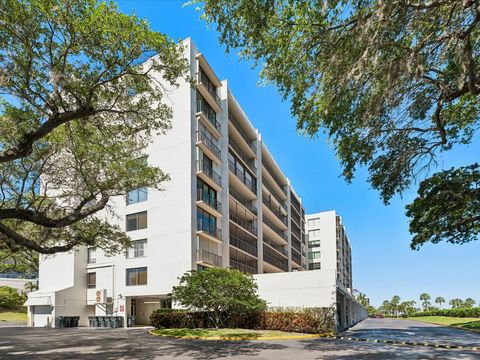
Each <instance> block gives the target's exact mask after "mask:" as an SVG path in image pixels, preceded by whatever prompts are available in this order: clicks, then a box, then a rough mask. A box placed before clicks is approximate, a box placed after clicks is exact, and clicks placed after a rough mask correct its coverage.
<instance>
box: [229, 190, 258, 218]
mask: <svg viewBox="0 0 480 360" xmlns="http://www.w3.org/2000/svg"><path fill="white" fill-rule="evenodd" d="M228 191H229V193H230V195H232V197H233V198H234V199H235V200H237V201H238V202H239V203H240V204H242V205H243V206H245V207H246V208H247V209H248V210H250V211H251V212H252V213H254V214H255V215H257V214H258V210H257V208H256V207H255V206H253V204H252V202H251V201H248V200H247V199H245V198H244V197H243V196H242V195H241V194H240V193H239V192H238V191H237V190H235V189H234V188H232V187H231V188H229V189H228Z"/></svg>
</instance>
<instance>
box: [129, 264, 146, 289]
mask: <svg viewBox="0 0 480 360" xmlns="http://www.w3.org/2000/svg"><path fill="white" fill-rule="evenodd" d="M132 285H147V268H146V267H141V268H134V269H127V286H132Z"/></svg>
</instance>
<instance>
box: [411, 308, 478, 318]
mask: <svg viewBox="0 0 480 360" xmlns="http://www.w3.org/2000/svg"><path fill="white" fill-rule="evenodd" d="M410 316H414V317H417V316H450V317H459V318H466V317H480V307H476V308H461V309H436V310H428V311H422V312H417V313H414V314H412V315H410Z"/></svg>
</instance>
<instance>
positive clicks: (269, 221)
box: [263, 217, 288, 242]
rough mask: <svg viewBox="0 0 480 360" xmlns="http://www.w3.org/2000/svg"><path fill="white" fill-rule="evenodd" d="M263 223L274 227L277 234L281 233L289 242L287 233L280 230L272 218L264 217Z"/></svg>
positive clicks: (271, 227)
mask: <svg viewBox="0 0 480 360" xmlns="http://www.w3.org/2000/svg"><path fill="white" fill-rule="evenodd" d="M263 223H264V224H265V225H267V226H268V227H269V228H270V229H272V230H273V231H274V232H275V233H276V234H278V235H280V236H281V237H282V239H283V240H285V241H287V242H288V236H287V234H285V232H284V231H281V230H279V229H278V228H277V227H276V226H275V225H274V224H273V222H272V221H271V220H269V219H267V218H266V217H263Z"/></svg>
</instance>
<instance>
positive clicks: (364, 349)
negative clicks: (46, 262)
mask: <svg viewBox="0 0 480 360" xmlns="http://www.w3.org/2000/svg"><path fill="white" fill-rule="evenodd" d="M0 359H9V360H10V359H28V360H32V359H42V360H43V359H89V360H90V359H101V360H113V359H129V360H130V359H133V360H147V359H149V360H150V359H179V360H186V359H188V360H213V359H259V360H267V359H269V360H270V359H271V360H291V359H296V360H304V359H305V360H313V359H317V360H318V359H323V360H333V359H346V360H363V359H375V360H377V359H378V360H380V359H385V360H391V359H435V360H439V359H452V360H453V359H455V360H457V359H461V360H463V359H480V352H473V351H464V350H453V349H452V350H446V349H435V348H428V347H410V346H396V345H386V344H380V343H366V342H354V341H348V340H336V339H305V340H283V341H192V340H182V339H170V338H162V337H154V336H151V335H149V334H148V332H147V330H146V329H100V328H96V329H95V328H69V329H32V328H0Z"/></svg>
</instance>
